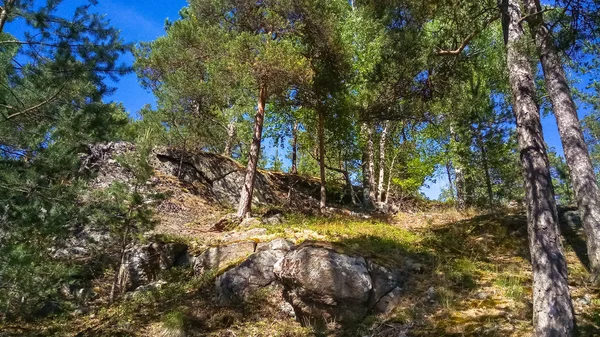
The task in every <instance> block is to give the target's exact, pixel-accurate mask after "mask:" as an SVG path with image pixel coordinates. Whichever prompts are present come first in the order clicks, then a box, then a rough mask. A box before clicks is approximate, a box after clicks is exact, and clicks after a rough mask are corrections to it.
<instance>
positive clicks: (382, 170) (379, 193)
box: [377, 121, 390, 203]
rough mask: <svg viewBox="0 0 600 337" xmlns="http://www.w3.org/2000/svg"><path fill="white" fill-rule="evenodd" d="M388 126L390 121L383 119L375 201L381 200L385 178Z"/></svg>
mask: <svg viewBox="0 0 600 337" xmlns="http://www.w3.org/2000/svg"><path fill="white" fill-rule="evenodd" d="M389 128H390V121H385V123H384V124H383V130H382V131H381V139H380V140H379V181H378V184H377V203H380V202H383V193H384V191H383V181H384V179H385V142H386V141H387V134H388V130H389Z"/></svg>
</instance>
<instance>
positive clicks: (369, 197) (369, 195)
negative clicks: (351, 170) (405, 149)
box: [361, 122, 374, 208]
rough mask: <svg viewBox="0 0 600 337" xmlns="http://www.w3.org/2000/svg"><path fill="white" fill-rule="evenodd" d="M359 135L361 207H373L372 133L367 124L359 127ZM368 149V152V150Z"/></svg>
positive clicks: (364, 123)
mask: <svg viewBox="0 0 600 337" xmlns="http://www.w3.org/2000/svg"><path fill="white" fill-rule="evenodd" d="M361 134H362V137H363V140H364V144H363V147H362V174H363V206H364V207H365V208H372V207H373V200H374V198H373V195H374V193H373V187H374V186H373V152H372V150H373V133H372V130H371V127H370V126H369V125H368V124H367V122H363V124H362V125H361ZM369 149H370V150H369Z"/></svg>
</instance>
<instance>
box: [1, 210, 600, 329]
mask: <svg viewBox="0 0 600 337" xmlns="http://www.w3.org/2000/svg"><path fill="white" fill-rule="evenodd" d="M268 232H269V234H273V235H274V236H278V237H286V238H290V239H293V240H295V241H296V243H301V242H305V241H311V240H314V239H315V238H318V239H319V240H320V241H324V242H321V243H319V244H322V245H328V246H330V247H332V248H335V249H337V250H339V251H341V252H344V253H347V254H355V255H362V256H365V257H368V258H371V259H373V260H375V261H377V262H379V263H382V264H385V265H387V266H390V267H394V268H399V269H401V270H404V271H406V272H407V279H406V283H405V284H404V285H403V287H402V288H403V289H404V293H403V295H402V296H403V297H402V300H401V303H400V305H399V306H398V307H397V308H396V309H394V310H393V311H392V312H390V313H388V314H384V315H375V316H370V317H368V318H367V319H365V320H364V321H363V322H356V324H355V325H353V326H352V327H341V329H338V330H336V331H337V332H335V333H332V334H331V335H335V336H367V335H368V336H387V335H394V334H399V333H400V332H401V331H404V330H403V329H405V328H406V327H410V329H409V332H410V334H409V335H410V336H423V337H424V336H427V337H433V336H473V337H474V336H498V337H500V336H503V337H504V336H509V337H521V336H529V335H530V334H531V317H532V312H531V282H532V281H531V266H530V263H529V260H528V258H529V253H528V251H527V236H526V228H525V218H524V216H523V215H519V214H504V215H476V214H459V213H456V212H453V211H449V212H443V211H438V212H437V213H420V214H412V215H411V214H401V215H399V216H397V217H393V218H376V219H357V218H353V217H349V216H341V215H340V216H332V217H319V216H304V215H300V214H291V215H287V216H286V219H285V222H284V223H283V224H281V225H274V226H269V227H268ZM567 242H575V241H572V240H571V241H569V240H567ZM567 248H568V249H567V259H568V265H569V271H570V285H571V290H572V294H573V297H574V300H575V301H574V303H577V299H579V298H582V297H583V296H585V295H586V294H592V295H593V298H592V300H591V301H590V303H589V304H588V305H586V306H584V307H578V306H577V305H576V310H577V314H578V316H577V320H578V325H579V329H580V335H581V336H595V335H600V329H599V328H598V327H599V326H600V300H598V298H599V297H598V289H596V288H594V287H591V285H590V284H589V283H587V276H588V273H587V270H586V268H585V267H584V265H583V264H582V263H581V261H580V260H579V258H578V255H577V254H575V250H574V249H572V248H571V247H568V244H567ZM407 259H410V260H411V261H412V265H413V266H414V264H417V263H418V264H420V265H422V268H415V269H414V270H412V269H410V264H409V263H408V262H407ZM238 262H241V261H238ZM224 270H225V269H222V270H220V271H214V272H212V273H208V274H205V275H203V276H202V277H192V275H191V274H190V272H189V270H174V271H172V272H171V273H170V274H169V275H166V276H165V279H167V282H168V283H167V285H166V286H165V287H163V288H161V289H159V290H156V291H152V292H148V293H146V294H144V295H141V296H136V297H134V298H131V299H128V300H124V301H122V302H120V303H119V304H118V305H115V306H112V307H104V306H103V307H102V308H103V309H98V310H96V311H95V312H94V315H93V316H94V317H92V316H91V315H88V316H84V317H78V318H73V317H63V318H61V319H55V320H53V321H52V322H51V323H50V324H47V326H48V328H47V329H46V335H56V336H60V335H61V333H62V332H64V331H69V332H70V334H67V333H65V334H63V335H75V333H73V332H74V331H75V332H82V331H83V332H85V333H84V334H82V335H86V336H113V335H114V336H118V335H131V336H147V335H156V336H159V335H161V333H162V332H164V331H167V332H169V333H172V334H173V335H169V336H179V335H177V333H182V332H185V333H186V336H215V337H216V336H314V335H319V333H321V335H327V332H323V331H321V332H319V331H318V330H316V328H314V327H312V326H311V324H310V322H309V324H304V326H303V325H302V324H300V323H299V322H296V321H295V320H293V319H292V318H290V317H288V316H285V315H282V313H281V311H279V310H278V308H277V306H278V304H279V303H280V302H281V301H282V299H281V298H280V296H281V294H280V292H278V291H277V289H276V288H266V289H264V290H263V291H260V292H258V293H256V294H255V295H254V296H253V297H252V298H251V299H250V300H249V301H248V302H247V303H243V304H239V305H236V306H222V305H218V304H216V302H215V299H214V296H213V293H212V289H213V288H212V287H213V284H214V282H213V281H214V278H215V277H216V276H217V275H218V274H219V273H221V272H223V271H224ZM331 324H332V325H335V324H337V323H336V322H331ZM0 335H2V334H1V333H0ZM167 335H168V334H167ZM165 336H166V335H165ZM181 336H183V335H181Z"/></svg>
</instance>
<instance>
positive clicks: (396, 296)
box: [375, 287, 402, 314]
mask: <svg viewBox="0 0 600 337" xmlns="http://www.w3.org/2000/svg"><path fill="white" fill-rule="evenodd" d="M401 295H402V288H400V287H396V288H394V289H392V291H390V292H389V293H387V294H385V295H384V296H383V297H382V298H381V299H380V300H379V301H378V302H377V304H376V305H375V310H376V311H378V312H381V313H386V314H387V313H389V312H391V311H392V310H394V309H395V308H396V307H397V306H398V305H399V304H400V300H401V299H402V296H401Z"/></svg>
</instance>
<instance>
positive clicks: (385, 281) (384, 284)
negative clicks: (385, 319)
mask: <svg viewBox="0 0 600 337" xmlns="http://www.w3.org/2000/svg"><path fill="white" fill-rule="evenodd" d="M367 268H368V270H369V275H370V276H371V281H372V283H373V290H372V291H371V294H370V296H369V303H368V307H369V309H372V308H373V307H375V306H376V305H377V304H378V303H379V302H381V300H382V298H383V297H385V296H386V295H388V294H390V292H392V291H393V290H394V289H400V288H398V287H399V286H400V285H401V283H402V281H403V279H404V275H402V273H400V272H399V271H396V270H391V269H389V268H386V267H383V266H380V265H378V264H375V263H373V262H370V261H367ZM396 292H398V290H396ZM393 297H394V295H392V298H393ZM378 310H379V309H378ZM379 311H381V310H379ZM384 311H386V310H384Z"/></svg>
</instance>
